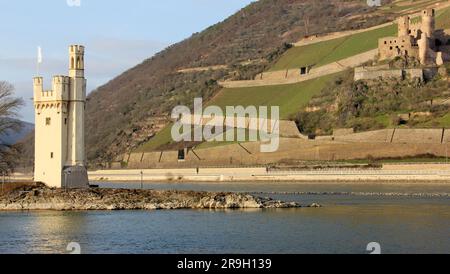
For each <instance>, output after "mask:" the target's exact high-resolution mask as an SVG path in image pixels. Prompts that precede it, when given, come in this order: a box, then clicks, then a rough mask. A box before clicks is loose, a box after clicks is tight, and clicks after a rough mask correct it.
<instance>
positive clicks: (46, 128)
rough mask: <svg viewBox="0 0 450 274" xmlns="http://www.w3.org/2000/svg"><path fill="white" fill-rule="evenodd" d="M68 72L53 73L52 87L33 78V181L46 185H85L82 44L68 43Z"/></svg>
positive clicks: (41, 80)
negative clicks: (59, 74)
mask: <svg viewBox="0 0 450 274" xmlns="http://www.w3.org/2000/svg"><path fill="white" fill-rule="evenodd" d="M69 56H70V60H69V76H54V77H53V81H52V89H51V90H48V91H46V90H44V88H43V78H42V77H35V78H34V79H33V90H34V91H33V93H34V107H35V171H34V172H35V173H34V180H35V181H36V182H43V183H46V184H47V185H48V186H50V187H67V188H82V187H88V186H89V182H88V177H87V170H86V167H85V153H84V107H85V104H86V79H85V78H84V47H82V46H70V48H69Z"/></svg>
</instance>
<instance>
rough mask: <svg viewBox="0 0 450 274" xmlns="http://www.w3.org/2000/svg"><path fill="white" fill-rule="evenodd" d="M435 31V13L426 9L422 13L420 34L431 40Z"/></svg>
mask: <svg viewBox="0 0 450 274" xmlns="http://www.w3.org/2000/svg"><path fill="white" fill-rule="evenodd" d="M435 29H436V20H435V11H434V9H426V10H423V11H422V34H424V35H425V36H426V37H428V38H432V37H433V34H434V31H435Z"/></svg>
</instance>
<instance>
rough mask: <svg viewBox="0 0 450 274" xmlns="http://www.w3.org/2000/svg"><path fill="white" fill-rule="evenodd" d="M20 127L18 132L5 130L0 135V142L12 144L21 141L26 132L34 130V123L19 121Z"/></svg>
mask: <svg viewBox="0 0 450 274" xmlns="http://www.w3.org/2000/svg"><path fill="white" fill-rule="evenodd" d="M20 124H21V125H22V128H21V129H20V130H19V131H18V132H14V131H7V132H6V133H5V134H1V135H0V143H1V144H5V145H14V144H16V143H17V142H19V141H23V140H24V139H25V138H26V136H27V135H28V134H30V133H31V132H32V131H33V130H34V125H33V124H30V123H27V122H22V121H21V122H20Z"/></svg>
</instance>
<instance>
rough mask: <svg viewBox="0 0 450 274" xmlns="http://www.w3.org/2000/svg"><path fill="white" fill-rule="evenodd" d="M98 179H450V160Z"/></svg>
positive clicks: (154, 172)
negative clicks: (424, 162)
mask: <svg viewBox="0 0 450 274" xmlns="http://www.w3.org/2000/svg"><path fill="white" fill-rule="evenodd" d="M89 179H90V180H91V181H98V182H140V181H144V182H298V183H318V182H320V183H334V184H341V183H345V182H351V183H354V182H363V183H367V182H384V183H423V182H427V183H433V182H434V183H450V165H449V164H384V165H383V166H382V167H381V168H367V169H352V168H348V169H345V168H337V169H318V170H268V169H266V168H264V167H262V168H199V169H144V170H128V169H122V170H98V171H91V172H89Z"/></svg>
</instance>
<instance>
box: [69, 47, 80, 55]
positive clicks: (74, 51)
mask: <svg viewBox="0 0 450 274" xmlns="http://www.w3.org/2000/svg"><path fill="white" fill-rule="evenodd" d="M69 51H70V53H74V54H84V46H81V45H71V46H70V47H69Z"/></svg>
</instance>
